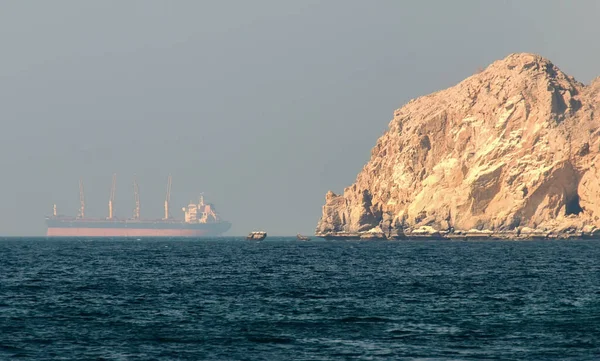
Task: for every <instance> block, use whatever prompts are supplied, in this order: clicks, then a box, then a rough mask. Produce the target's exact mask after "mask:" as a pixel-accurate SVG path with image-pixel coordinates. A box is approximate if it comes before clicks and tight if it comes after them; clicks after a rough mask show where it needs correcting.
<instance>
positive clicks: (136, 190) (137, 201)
mask: <svg viewBox="0 0 600 361" xmlns="http://www.w3.org/2000/svg"><path fill="white" fill-rule="evenodd" d="M133 197H134V199H135V209H134V210H133V219H137V220H139V219H140V189H139V187H138V184H137V181H136V180H135V178H134V179H133Z"/></svg>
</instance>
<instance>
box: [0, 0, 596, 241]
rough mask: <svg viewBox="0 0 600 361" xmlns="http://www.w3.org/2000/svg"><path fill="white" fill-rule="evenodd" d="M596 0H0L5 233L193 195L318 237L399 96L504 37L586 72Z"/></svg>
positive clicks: (468, 63)
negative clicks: (81, 190)
mask: <svg viewBox="0 0 600 361" xmlns="http://www.w3.org/2000/svg"><path fill="white" fill-rule="evenodd" d="M599 13H600V2H598V1H594V0H590V1H583V0H579V1H573V2H567V1H548V0H543V1H542V0H540V1H476V0H473V1H441V0H440V1H422V0H419V1H416V0H415V1H410V2H409V1H399V0H395V1H384V0H378V1H349V0H340V1H333V0H329V1H314V0H301V1H281V0H273V1H259V0H254V1H245V0H244V1H241V0H240V1H191V0H190V1H184V0H177V1H171V0H164V1H151V0H144V1H122V0H119V1H107V0H101V1H100V0H98V1H80V0H72V1H60V0H54V1H41V0H40V1H21V0H14V1H0V44H1V46H2V51H1V54H2V55H1V57H0V99H1V100H0V119H1V120H2V125H3V130H2V132H0V161H1V162H2V170H3V177H2V188H0V195H1V203H0V234H4V235H42V234H44V232H45V229H46V228H45V224H44V216H45V215H48V214H50V213H51V211H52V204H53V203H57V205H58V208H59V212H60V213H64V214H69V215H76V213H77V208H78V206H79V204H78V202H79V198H78V197H79V194H78V181H79V178H80V177H81V178H83V180H84V183H85V190H86V206H87V207H86V210H87V212H86V213H87V215H89V216H97V217H105V216H106V215H107V202H108V197H109V192H110V178H111V175H112V173H113V172H116V173H117V183H118V185H117V202H116V205H115V206H116V215H117V216H120V217H130V216H131V215H132V209H133V207H134V203H133V191H132V179H133V176H134V174H135V175H137V179H138V183H139V185H140V192H141V203H142V217H149V218H150V217H151V218H158V217H161V216H162V207H163V201H164V197H165V188H166V178H167V176H168V174H169V173H170V174H172V175H173V191H172V204H173V210H174V211H173V214H174V215H176V216H182V214H181V212H180V208H181V207H182V206H184V205H185V204H187V202H188V201H189V200H190V199H197V196H198V194H199V193H200V192H204V194H205V196H206V197H207V198H208V199H209V200H210V201H212V202H214V203H215V205H216V206H217V209H219V210H220V212H221V214H222V215H223V217H224V218H226V219H228V220H230V221H231V222H232V223H233V227H232V229H231V231H230V232H229V234H230V235H241V234H246V233H247V232H249V231H251V230H253V229H265V230H267V231H268V232H269V233H270V234H273V235H281V234H290V235H293V234H296V233H297V232H300V233H308V234H312V233H313V232H314V228H315V226H316V223H317V221H318V219H319V217H320V214H321V206H322V204H323V203H324V197H325V193H326V192H327V190H329V189H331V190H333V191H335V192H341V191H342V190H343V188H344V187H345V186H348V185H350V184H351V183H352V182H353V181H354V179H355V178H356V175H357V174H358V172H359V171H360V170H361V168H362V167H363V165H364V164H365V162H366V161H367V160H368V159H369V156H370V150H371V148H372V147H373V146H374V145H375V142H376V140H377V137H379V136H380V135H381V134H382V133H383V132H384V131H385V130H386V129H387V126H388V123H389V121H390V120H391V118H392V114H393V111H394V109H396V108H399V107H401V106H402V105H403V104H404V103H406V102H407V101H408V100H410V99H411V98H416V97H418V96H420V95H425V94H427V93H430V92H432V91H435V90H439V89H443V88H446V87H449V86H451V85H454V84H455V83H457V82H459V81H460V80H462V79H463V78H465V77H467V76H470V75H472V74H473V73H474V72H475V71H476V69H477V68H478V67H485V66H487V65H488V64H489V63H491V62H493V61H494V60H497V59H501V58H504V57H505V56H506V55H508V54H509V53H512V52H521V51H527V52H535V53H539V54H541V55H543V56H545V57H547V58H549V59H550V60H552V61H553V62H554V63H555V64H556V65H557V66H558V67H560V68H561V69H562V70H563V71H565V72H567V73H569V74H571V75H573V76H575V77H576V78H577V79H578V80H580V81H582V82H585V83H588V82H589V81H590V80H591V79H593V78H594V77H596V76H598V75H600V47H598V46H597V43H598V39H599V38H600V36H599V35H600V29H599V28H598V26H597V16H598V14H599Z"/></svg>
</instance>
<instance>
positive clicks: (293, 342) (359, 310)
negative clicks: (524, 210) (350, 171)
mask: <svg viewBox="0 0 600 361" xmlns="http://www.w3.org/2000/svg"><path fill="white" fill-rule="evenodd" d="M599 242H600V241H599V240H589V241H544V242H503V241H494V242H451V241H444V242H434V241H430V242H423V241H419V242H411V241H403V242H326V241H312V242H298V241H295V240H294V239H282V238H268V239H267V240H266V241H263V242H247V241H243V240H242V239H237V238H226V239H212V240H202V241H200V240H145V241H135V240H120V239H115V240H104V241H99V240H93V241H91V240H84V239H82V240H69V241H67V240H60V239H57V240H35V239H30V240H14V239H7V240H1V241H0V264H1V265H2V273H1V275H0V359H11V358H17V359H21V360H41V359H43V360H64V359H74V360H81V359H111V360H112V359H115V360H149V359H160V360H200V359H205V360H314V359H317V360H342V359H356V360H390V359H402V360H528V361H532V360H540V361H542V360H544V361H548V360H597V359H598V358H599V357H600V343H599V340H600V266H599V263H598V260H599V259H600V247H599Z"/></svg>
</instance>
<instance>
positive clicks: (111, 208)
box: [108, 173, 117, 219]
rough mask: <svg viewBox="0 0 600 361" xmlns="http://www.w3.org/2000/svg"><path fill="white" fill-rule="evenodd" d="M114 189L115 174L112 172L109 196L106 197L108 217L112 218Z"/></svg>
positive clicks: (115, 188) (115, 183) (115, 182)
mask: <svg viewBox="0 0 600 361" xmlns="http://www.w3.org/2000/svg"><path fill="white" fill-rule="evenodd" d="M116 190H117V174H116V173H113V176H112V185H111V187H110V198H109V199H108V219H113V205H114V203H115V192H116Z"/></svg>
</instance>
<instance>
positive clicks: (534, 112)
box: [316, 54, 600, 238]
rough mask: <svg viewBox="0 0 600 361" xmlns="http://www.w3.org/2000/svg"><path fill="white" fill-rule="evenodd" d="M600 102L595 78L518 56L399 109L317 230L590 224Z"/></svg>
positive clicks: (595, 219)
mask: <svg viewBox="0 0 600 361" xmlns="http://www.w3.org/2000/svg"><path fill="white" fill-rule="evenodd" d="M599 108H600V79H596V80H595V81H593V82H592V83H591V84H590V85H588V86H585V85H584V84H582V83H579V82H577V81H576V80H575V79H573V78H572V77H570V76H568V75H566V74H564V73H563V72H561V71H560V70H559V69H558V68H557V67H556V66H555V65H553V64H552V63H551V62H550V61H548V60H546V59H544V58H542V57H540V56H538V55H534V54H511V55H509V56H508V57H506V58H505V59H503V60H499V61H496V62H494V63H493V64H491V65H490V66H489V67H488V68H487V69H485V70H483V71H482V72H480V73H478V74H475V75H473V76H471V77H469V78H467V79H465V80H464V81H462V82H461V83H459V84H457V85H456V86H454V87H452V88H449V89H446V90H443V91H439V92H436V93H433V94H430V95H427V96H423V97H420V98H418V99H414V100H411V101H410V102H408V104H406V105H405V106H403V107H402V108H400V109H398V110H396V111H395V113H394V118H393V120H392V121H391V122H390V124H389V130H388V131H387V132H386V133H385V134H384V135H383V136H382V137H381V138H379V140H378V141H377V144H376V145H375V147H374V148H373V150H372V152H371V159H370V161H369V162H368V163H367V164H366V165H365V167H364V168H363V170H362V171H361V172H360V174H359V175H358V177H357V179H356V182H355V183H354V184H353V185H351V186H350V187H347V188H346V189H345V190H344V193H343V194H342V195H336V194H334V193H333V192H328V193H327V195H326V203H325V205H324V206H323V216H322V218H321V220H320V221H319V223H318V225H317V230H316V232H317V235H319V236H331V237H335V236H337V235H341V236H343V235H348V234H353V235H360V236H365V235H367V236H368V235H369V234H374V235H383V237H386V238H394V237H401V236H402V235H404V234H415V235H416V234H418V233H419V232H421V233H423V232H425V233H428V234H432V233H436V232H442V233H444V234H457V233H458V234H459V233H461V231H471V232H477V231H479V232H480V233H481V232H487V233H494V232H495V233H502V232H505V233H514V234H520V233H521V232H525V233H526V232H532V233H546V234H564V233H575V232H588V233H591V232H595V228H596V227H598V228H600V169H599V167H600V163H599V162H598V160H600V109H599ZM596 164H598V165H596Z"/></svg>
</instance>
